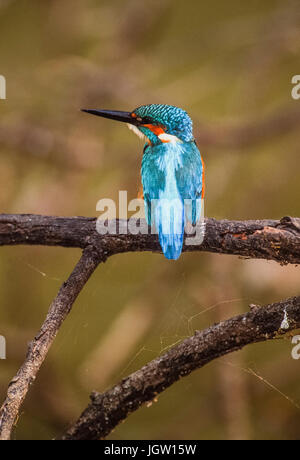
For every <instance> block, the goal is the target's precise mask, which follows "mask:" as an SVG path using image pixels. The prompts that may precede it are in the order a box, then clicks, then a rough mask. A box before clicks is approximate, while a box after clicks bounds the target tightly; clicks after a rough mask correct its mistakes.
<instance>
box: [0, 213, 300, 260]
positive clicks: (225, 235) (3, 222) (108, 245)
mask: <svg viewBox="0 0 300 460" xmlns="http://www.w3.org/2000/svg"><path fill="white" fill-rule="evenodd" d="M205 224H206V231H205V238H204V241H203V243H202V244H201V245H194V246H186V245H185V246H184V248H183V251H208V252H215V253H219V254H235V255H239V256H242V257H249V258H261V259H268V260H276V261H277V262H280V263H282V264H287V263H291V264H298V263H300V218H293V217H284V218H282V219H281V220H247V221H229V220H215V219H206V220H205ZM120 225H121V226H122V228H124V227H125V226H126V221H117V234H116V235H111V234H107V235H99V234H98V233H97V231H96V219H95V218H88V217H50V216H38V215H10V214H1V215H0V246H1V245H16V244H27V245H28V244H31V245H48V246H64V247H77V248H82V249H83V248H85V247H87V246H90V245H92V246H93V247H95V248H96V250H100V251H102V253H103V254H104V255H106V256H107V257H108V256H110V255H113V254H119V253H122V252H130V251H134V252H140V251H153V252H160V246H159V243H158V238H157V236H156V235H151V234H150V233H149V234H148V235H141V234H139V235H131V234H127V235H126V234H118V228H119V226H120Z"/></svg>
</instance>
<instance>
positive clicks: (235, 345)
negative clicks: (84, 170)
mask: <svg viewBox="0 0 300 460" xmlns="http://www.w3.org/2000/svg"><path fill="white" fill-rule="evenodd" d="M141 222H142V221H141ZM205 225H206V232H205V237H204V241H203V243H202V244H201V245H194V246H186V245H184V248H183V251H207V252H214V253H220V254H234V255H239V256H242V257H247V258H262V259H268V260H275V261H277V262H279V263H281V264H287V263H291V264H298V263H299V262H300V244H299V243H300V219H299V218H292V217H284V218H283V219H281V220H280V221H279V220H250V221H228V220H220V221H218V220H215V219H206V220H205ZM126 226H127V221H116V227H117V232H116V234H115V235H114V234H106V235H99V234H98V233H97V231H96V219H95V218H87V217H51V216H39V215H11V214H1V215H0V246H4V245H21V244H26V245H47V246H63V247H73V248H74V247H76V248H81V249H82V250H83V254H82V257H81V259H80V261H79V262H78V264H77V265H76V267H75V269H74V270H73V272H72V273H71V275H70V277H69V278H68V280H67V281H66V282H65V283H63V285H62V286H61V289H60V291H59V293H58V295H57V297H56V298H55V300H54V301H53V302H52V304H51V306H50V309H49V312H48V315H47V317H46V319H45V322H44V323H43V325H42V327H41V330H40V331H39V333H38V334H37V336H36V337H35V339H34V340H33V341H32V342H31V343H30V345H29V348H28V352H27V356H26V359H25V361H24V363H23V365H22V366H21V368H20V369H19V371H18V373H17V375H16V376H15V377H14V378H13V380H12V381H11V383H10V385H9V388H8V393H7V398H6V400H5V401H4V403H3V405H2V407H1V409H0V439H9V438H10V436H11V432H12V429H13V426H14V424H15V422H16V420H17V417H18V413H19V410H20V407H21V405H22V403H23V401H24V399H25V397H26V395H27V392H28V390H29V387H30V385H31V384H32V382H33V381H34V380H35V378H36V375H37V373H38V371H39V369H40V367H41V365H42V363H43V361H44V360H45V358H46V356H47V353H48V350H49V348H50V346H51V345H52V343H53V341H54V339H55V336H56V334H57V332H58V331H59V328H60V326H61V324H62V323H63V321H64V320H65V318H66V317H67V315H68V313H69V312H70V310H71V308H72V306H73V303H74V302H75V300H76V298H77V296H78V295H79V293H80V291H81V290H82V288H83V287H84V285H85V283H86V282H87V281H88V279H89V277H90V276H91V274H92V273H93V271H94V270H95V269H96V267H97V266H98V264H99V263H100V262H103V261H105V260H106V259H107V257H109V256H112V255H114V254H119V253H123V252H130V251H134V252H141V251H153V252H160V246H159V243H158V238H157V236H156V235H151V233H150V231H149V232H148V234H144V235H143V234H138V235H132V234H127V233H126V232H124V229H125V228H126ZM120 229H123V233H125V234H122V233H121V234H120V232H119V230H120ZM284 312H286V314H287V315H288V327H286V324H285V327H286V328H285V329H280V326H281V327H282V320H283V318H284ZM299 326H300V298H299V297H295V298H292V299H288V300H285V301H282V302H279V303H277V304H273V305H269V306H267V307H265V308H261V309H259V310H255V311H252V312H251V313H247V314H245V315H241V316H239V317H236V318H232V319H230V320H228V321H225V322H223V323H220V324H218V325H216V326H213V327H211V328H209V329H206V330H205V331H202V332H196V333H195V335H194V336H193V337H190V338H189V339H186V340H184V341H183V342H182V343H181V344H180V345H178V346H176V347H174V348H172V349H171V350H170V351H169V352H168V353H166V354H165V355H163V356H161V357H159V358H157V359H156V360H154V361H152V362H150V363H149V364H147V365H146V366H144V367H143V368H142V369H141V370H139V371H137V372H135V373H134V374H132V375H131V376H129V377H127V378H126V379H124V380H123V381H122V382H121V383H119V384H118V385H116V386H115V387H114V388H112V389H111V390H109V391H108V392H106V393H104V394H102V395H101V394H97V393H94V394H93V396H92V403H91V404H90V405H89V406H88V407H87V409H86V410H85V411H84V412H83V414H82V415H81V416H80V418H79V420H78V421H77V422H76V423H75V425H74V426H73V427H71V428H70V430H69V431H68V432H67V433H66V434H65V436H64V437H63V439H99V438H101V437H104V436H105V435H107V434H108V433H109V432H110V431H111V430H112V429H113V428H114V427H115V426H116V425H117V424H118V423H119V422H120V421H121V420H124V419H125V418H126V417H127V415H129V414H130V413H131V412H133V411H134V410H136V409H137V408H138V407H140V405H142V404H143V403H145V402H147V401H151V400H152V399H153V398H155V397H156V395H158V394H159V393H161V392H162V391H164V390H165V389H166V388H167V387H169V386H170V385H172V383H174V382H175V381H177V380H178V379H179V378H180V377H183V376H185V375H188V374H189V373H190V372H192V371H193V370H194V369H198V368H200V367H202V366H204V365H205V364H207V363H208V362H210V361H211V360H213V359H215V358H217V357H219V356H222V355H224V354H226V353H230V352H232V351H235V350H237V349H239V348H242V347H243V346H245V345H247V344H249V343H254V342H258V341H263V340H267V339H271V338H274V337H275V336H276V334H277V333H279V334H280V333H283V332H287V331H288V330H293V329H296V328H297V327H299Z"/></svg>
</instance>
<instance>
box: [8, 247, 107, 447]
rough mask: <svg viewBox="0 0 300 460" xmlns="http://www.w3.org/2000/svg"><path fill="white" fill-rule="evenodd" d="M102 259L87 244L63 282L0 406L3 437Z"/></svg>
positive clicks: (9, 434) (12, 424) (13, 422)
mask: <svg viewBox="0 0 300 460" xmlns="http://www.w3.org/2000/svg"><path fill="white" fill-rule="evenodd" d="M102 260H103V259H102ZM100 261H101V255H100V254H98V253H97V252H95V251H92V250H91V248H89V247H87V248H86V249H85V250H84V251H83V254H82V256H81V259H80V260H79V262H78V264H77V265H76V267H75V268H74V270H73V272H72V273H71V275H70V277H69V278H68V280H67V281H66V282H65V283H63V285H62V286H61V288H60V291H59V293H58V294H57V297H56V298H55V299H54V301H53V302H52V304H51V306H50V308H49V311H48V314H47V317H46V319H45V321H44V323H43V325H42V327H41V329H40V331H39V332H38V334H37V336H36V337H35V338H34V340H33V341H32V342H31V343H30V344H29V347H28V351H27V356H26V359H25V361H24V363H23V365H22V366H21V367H20V369H19V371H18V373H17V375H16V376H15V377H14V378H13V379H12V381H11V382H10V384H9V387H8V392H7V397H6V400H5V401H4V403H3V405H2V407H1V409H0V439H1V440H5V439H9V438H10V436H11V431H12V429H13V426H14V424H15V422H16V419H17V417H18V413H19V410H20V407H21V405H22V403H23V401H24V399H25V397H26V394H27V392H28V390H29V387H30V385H31V384H32V383H33V382H34V380H35V378H36V375H37V373H38V371H39V369H40V367H41V365H42V363H43V362H44V360H45V358H46V355H47V353H48V350H49V348H50V346H51V345H52V343H53V341H54V339H55V337H56V335H57V332H58V330H59V328H60V326H61V325H62V323H63V321H64V320H65V318H66V317H67V315H68V313H69V312H70V310H71V308H72V306H73V303H74V302H75V300H76V298H77V296H78V295H79V293H80V291H81V290H82V288H83V287H84V285H85V283H86V282H87V281H88V279H89V278H90V276H91V274H92V273H93V272H94V270H95V269H96V267H97V265H98V263H99V262H100Z"/></svg>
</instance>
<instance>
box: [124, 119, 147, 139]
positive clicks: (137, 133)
mask: <svg viewBox="0 0 300 460" xmlns="http://www.w3.org/2000/svg"><path fill="white" fill-rule="evenodd" d="M127 126H128V128H129V129H130V131H133V132H134V134H136V135H137V136H138V137H139V138H140V139H142V140H146V141H147V140H148V138H147V136H145V134H143V133H142V132H141V131H140V130H139V129H138V128H137V127H136V126H134V125H131V124H129V123H127Z"/></svg>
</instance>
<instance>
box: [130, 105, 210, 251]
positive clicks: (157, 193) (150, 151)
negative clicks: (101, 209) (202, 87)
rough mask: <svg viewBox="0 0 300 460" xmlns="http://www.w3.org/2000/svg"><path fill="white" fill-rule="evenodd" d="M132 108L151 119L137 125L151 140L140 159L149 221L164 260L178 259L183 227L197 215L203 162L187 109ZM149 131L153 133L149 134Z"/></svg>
mask: <svg viewBox="0 0 300 460" xmlns="http://www.w3.org/2000/svg"><path fill="white" fill-rule="evenodd" d="M134 113H135V114H136V115H138V116H140V117H141V118H145V117H147V118H149V120H147V121H148V123H146V125H147V126H146V127H145V126H142V127H140V128H139V129H140V131H142V132H143V133H144V134H145V135H146V136H147V137H148V139H149V141H150V142H149V143H148V144H146V145H145V148H144V154H143V160H142V184H143V190H144V200H145V211H146V218H147V221H148V224H149V225H150V224H151V225H152V226H153V224H154V225H155V227H156V230H157V232H158V235H159V241H160V245H161V247H162V250H163V253H164V255H165V256H166V258H167V259H175V260H176V259H178V257H179V256H180V254H181V251H182V245H183V237H184V227H185V224H186V223H187V222H188V221H189V222H190V223H191V224H193V225H195V224H196V222H197V220H199V218H200V212H201V198H202V189H203V163H202V159H201V156H200V152H199V150H198V148H197V146H196V144H195V141H194V138H193V133H192V122H191V119H190V118H189V116H188V115H187V113H186V112H184V111H183V110H182V109H178V108H177V107H172V106H163V105H158V106H156V105H150V106H144V107H141V108H138V109H136V110H135V111H134ZM150 133H151V134H150Z"/></svg>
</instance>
